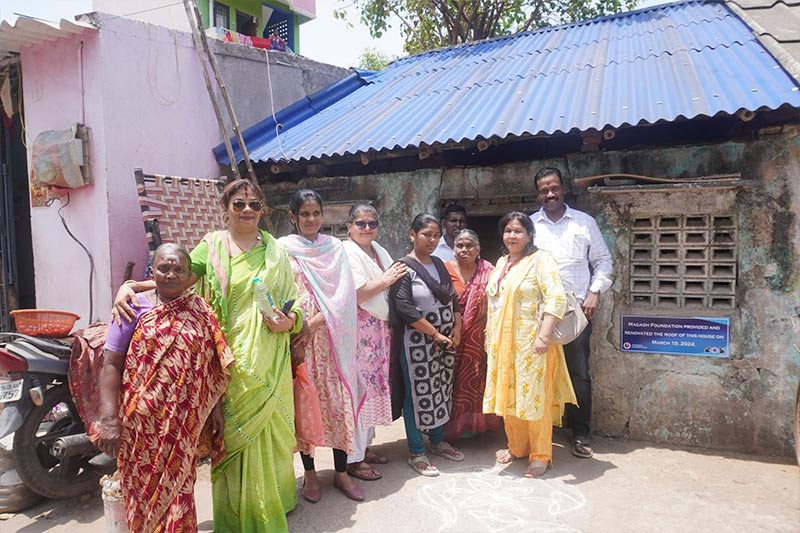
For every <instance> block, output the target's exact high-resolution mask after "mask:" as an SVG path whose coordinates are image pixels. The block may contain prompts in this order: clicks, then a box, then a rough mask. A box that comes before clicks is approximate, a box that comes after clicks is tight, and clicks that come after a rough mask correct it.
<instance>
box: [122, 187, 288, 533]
mask: <svg viewBox="0 0 800 533" xmlns="http://www.w3.org/2000/svg"><path fill="white" fill-rule="evenodd" d="M220 201H221V204H222V208H223V214H224V219H225V222H226V224H227V228H228V229H227V230H223V231H215V232H212V233H209V234H207V235H206V236H205V237H204V238H203V240H202V241H201V242H200V244H198V245H197V247H196V248H195V249H194V250H193V251H192V253H191V257H192V272H193V274H192V276H191V277H190V279H189V282H190V283H194V282H195V281H197V280H201V287H200V292H201V293H202V295H203V296H204V297H205V298H206V300H208V303H209V304H211V307H212V309H213V310H214V315H215V316H216V318H217V320H218V322H219V325H220V327H221V328H222V331H223V333H224V334H225V339H226V340H227V341H228V344H229V346H230V349H231V351H232V352H233V354H234V358H235V362H234V363H233V364H232V365H231V366H230V374H231V380H230V384H229V385H228V388H227V390H226V392H225V399H224V401H223V403H222V410H223V414H224V417H225V429H224V441H225V452H226V455H225V458H224V459H222V461H221V462H219V463H218V464H215V465H214V466H213V468H212V470H211V481H212V483H213V501H214V531H221V532H222V531H224V532H225V533H229V532H243V533H244V532H275V531H288V524H287V521H286V513H288V512H289V511H291V510H292V509H293V508H294V507H295V505H296V504H297V495H296V482H295V474H294V459H293V455H294V447H295V435H294V395H293V390H292V370H291V360H290V352H289V337H290V334H292V333H297V332H299V331H300V329H301V328H302V325H303V324H302V311H301V310H300V307H299V306H298V305H294V306H293V307H292V309H291V310H290V311H289V310H287V311H288V312H287V313H286V314H284V313H283V312H282V311H281V310H280V308H281V307H282V306H283V305H284V304H285V303H286V302H288V301H290V300H296V299H297V297H298V291H297V285H296V284H295V282H294V279H293V277H292V269H291V265H290V263H289V256H288V255H287V254H286V251H285V250H284V248H283V247H282V246H281V245H280V244H279V243H278V242H277V240H276V239H275V238H273V237H272V235H270V234H269V233H267V232H266V231H262V230H260V229H259V228H258V222H259V220H260V219H261V216H262V215H263V213H264V208H265V203H264V195H263V193H262V192H261V190H260V189H259V188H258V187H256V186H255V185H253V184H252V183H251V182H249V181H247V180H236V181H233V182H231V183H229V184H228V185H227V186H226V187H225V190H224V191H223V192H222V197H221V200H220ZM256 277H259V278H261V279H262V280H264V281H265V282H266V283H267V284H268V288H269V290H270V292H271V294H272V298H273V300H274V303H275V305H276V306H277V307H275V308H274V309H273V311H274V312H275V315H276V317H277V318H274V319H273V318H271V317H269V316H268V315H266V314H265V313H262V312H261V311H260V310H259V307H258V304H257V302H256V299H255V292H254V289H253V279H254V278H256ZM151 284H152V282H140V283H138V284H133V286H123V287H124V288H128V289H134V290H143V289H145V288H149V287H150V286H151ZM131 294H132V293H131V292H130V291H126V290H122V289H121V290H120V292H118V293H117V299H116V301H115V306H116V309H117V312H118V313H120V314H124V315H127V316H130V313H129V311H130V308H129V306H128V305H127V303H126V302H128V301H130V296H131ZM126 308H127V309H126Z"/></svg>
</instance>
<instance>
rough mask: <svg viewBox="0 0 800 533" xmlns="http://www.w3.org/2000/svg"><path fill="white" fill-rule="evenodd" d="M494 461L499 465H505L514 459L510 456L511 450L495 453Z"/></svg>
mask: <svg viewBox="0 0 800 533" xmlns="http://www.w3.org/2000/svg"><path fill="white" fill-rule="evenodd" d="M494 457H495V460H496V461H497V462H498V463H500V464H501V465H507V464H509V463H510V462H511V461H513V460H514V459H516V457H514V455H512V453H511V450H499V451H498V452H497V453H495V454H494Z"/></svg>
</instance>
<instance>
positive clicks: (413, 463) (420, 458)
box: [408, 453, 439, 477]
mask: <svg viewBox="0 0 800 533" xmlns="http://www.w3.org/2000/svg"><path fill="white" fill-rule="evenodd" d="M420 464H422V465H424V466H418V465H420ZM408 466H410V467H411V468H413V469H414V472H416V473H417V474H419V475H421V476H425V477H436V476H438V475H439V469H438V468H436V467H435V466H433V465H432V464H431V460H430V459H428V456H427V455H425V454H424V453H423V454H420V455H412V456H411V457H409V458H408Z"/></svg>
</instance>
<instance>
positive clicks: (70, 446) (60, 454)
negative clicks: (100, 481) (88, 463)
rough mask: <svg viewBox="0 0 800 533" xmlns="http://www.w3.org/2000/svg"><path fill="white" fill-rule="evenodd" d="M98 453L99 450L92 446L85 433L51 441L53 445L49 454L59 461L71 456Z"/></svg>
mask: <svg viewBox="0 0 800 533" xmlns="http://www.w3.org/2000/svg"><path fill="white" fill-rule="evenodd" d="M98 452H99V450H98V449H97V448H96V447H95V445H94V444H92V441H91V440H89V435H87V434H86V433H79V434H77V435H68V436H66V437H60V438H58V439H56V440H55V441H53V445H52V446H50V453H51V454H52V455H53V457H57V458H59V459H63V458H65V457H70V456H73V455H89V454H92V453H98Z"/></svg>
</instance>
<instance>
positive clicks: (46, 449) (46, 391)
mask: <svg viewBox="0 0 800 533" xmlns="http://www.w3.org/2000/svg"><path fill="white" fill-rule="evenodd" d="M1 337H7V338H10V340H8V341H6V342H5V344H0V409H2V410H0V438H3V437H5V436H7V435H9V434H11V433H14V441H13V450H12V454H13V457H14V462H15V463H16V469H17V473H18V474H19V477H20V478H21V479H22V481H23V482H24V483H25V485H27V486H28V488H30V489H31V490H32V491H34V492H36V493H38V494H41V495H42V496H45V497H47V498H54V499H61V498H71V497H73V496H78V495H80V494H83V493H84V492H87V491H89V490H92V489H94V488H96V487H97V486H98V482H99V479H100V476H101V475H102V474H104V473H109V472H113V470H114V465H113V460H111V459H110V458H108V457H107V456H106V455H105V454H102V453H101V452H100V450H98V449H97V448H96V447H95V446H94V445H93V444H92V443H91V441H90V440H89V437H88V435H87V434H86V428H85V427H84V423H83V421H82V420H81V418H80V416H79V415H78V411H77V409H76V407H75V404H74V402H73V400H72V396H71V394H70V389H69V383H68V378H67V376H68V370H69V361H70V355H71V352H72V350H71V346H70V344H69V343H68V342H65V341H63V340H60V339H50V338H37V337H30V336H27V335H22V334H20V333H0V338H1Z"/></svg>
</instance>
